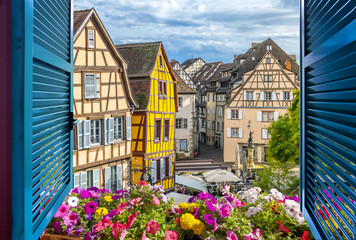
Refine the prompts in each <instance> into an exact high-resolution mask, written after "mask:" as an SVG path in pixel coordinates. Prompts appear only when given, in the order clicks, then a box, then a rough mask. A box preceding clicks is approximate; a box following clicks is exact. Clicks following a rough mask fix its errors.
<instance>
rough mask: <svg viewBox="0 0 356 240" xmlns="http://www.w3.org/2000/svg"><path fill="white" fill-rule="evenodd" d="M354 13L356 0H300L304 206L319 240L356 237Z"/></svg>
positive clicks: (355, 60)
mask: <svg viewBox="0 0 356 240" xmlns="http://www.w3.org/2000/svg"><path fill="white" fill-rule="evenodd" d="M355 15H356V1H354V0H351V1H346V0H340V1H315V0H313V1H312V0H303V1H302V2H301V44H302V47H301V63H302V66H301V80H302V81H301V86H302V92H301V105H300V106H301V109H302V111H301V193H302V199H301V200H302V202H301V203H302V204H301V206H302V211H303V214H304V216H305V217H306V219H307V221H308V224H309V226H310V228H311V230H312V232H313V234H314V237H315V238H316V239H356V230H355V223H356V217H355V212H356V205H355V204H354V203H353V202H352V201H351V199H353V200H356V194H355V188H356V180H355V176H356V167H355V164H356V160H355V159H356V154H355V151H356V142H355V139H356V125H355V123H356V20H355ZM319 211H320V212H321V213H322V214H323V216H324V217H325V219H324V218H323V216H322V215H321V213H320V212H319ZM326 211H327V212H328V213H327V212H326ZM342 213H343V214H342ZM326 221H327V222H328V223H326ZM333 221H334V222H335V224H333Z"/></svg>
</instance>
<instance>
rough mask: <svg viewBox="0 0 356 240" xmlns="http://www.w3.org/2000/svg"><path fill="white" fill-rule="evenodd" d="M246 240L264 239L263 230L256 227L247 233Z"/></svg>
mask: <svg viewBox="0 0 356 240" xmlns="http://www.w3.org/2000/svg"><path fill="white" fill-rule="evenodd" d="M245 240H262V233H261V230H260V229H258V228H256V229H255V230H253V231H252V232H251V233H249V234H247V235H245Z"/></svg>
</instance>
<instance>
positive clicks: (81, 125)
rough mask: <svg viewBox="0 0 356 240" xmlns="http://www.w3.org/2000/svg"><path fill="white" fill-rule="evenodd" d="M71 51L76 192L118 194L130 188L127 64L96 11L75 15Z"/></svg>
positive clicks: (131, 104)
mask: <svg viewBox="0 0 356 240" xmlns="http://www.w3.org/2000/svg"><path fill="white" fill-rule="evenodd" d="M73 48H74V51H73V56H74V74H73V75H74V77H73V92H74V94H73V96H74V101H73V104H74V107H73V108H74V115H75V118H76V119H78V120H79V122H78V124H77V125H76V128H75V131H74V136H75V137H74V142H75V143H74V153H73V169H74V187H82V188H90V187H98V188H107V189H110V190H112V191H116V190H118V189H121V188H124V187H125V186H126V185H127V184H128V183H129V182H130V160H131V116H132V108H134V107H135V105H136V103H135V100H134V98H133V96H132V94H131V90H130V86H129V81H128V78H127V75H126V68H127V64H126V63H125V61H124V60H123V58H122V57H121V56H120V54H119V53H118V51H117V49H116V47H115V45H114V43H113V42H112V40H111V38H110V36H109V34H108V33H107V31H106V30H105V27H104V26H103V24H102V22H101V21H100V19H99V17H98V15H97V13H96V11H95V10H94V9H90V10H83V11H76V12H74V39H73Z"/></svg>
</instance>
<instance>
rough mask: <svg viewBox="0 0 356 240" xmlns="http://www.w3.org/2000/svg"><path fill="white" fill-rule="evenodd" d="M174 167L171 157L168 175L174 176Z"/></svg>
mask: <svg viewBox="0 0 356 240" xmlns="http://www.w3.org/2000/svg"><path fill="white" fill-rule="evenodd" d="M172 167H173V162H172V156H170V157H169V174H168V176H172Z"/></svg>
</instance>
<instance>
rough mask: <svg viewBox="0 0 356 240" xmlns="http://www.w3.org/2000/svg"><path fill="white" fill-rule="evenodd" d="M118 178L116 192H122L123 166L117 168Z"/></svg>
mask: <svg viewBox="0 0 356 240" xmlns="http://www.w3.org/2000/svg"><path fill="white" fill-rule="evenodd" d="M116 177H117V184H116V188H117V189H116V190H120V189H122V165H117V166H116Z"/></svg>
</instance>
